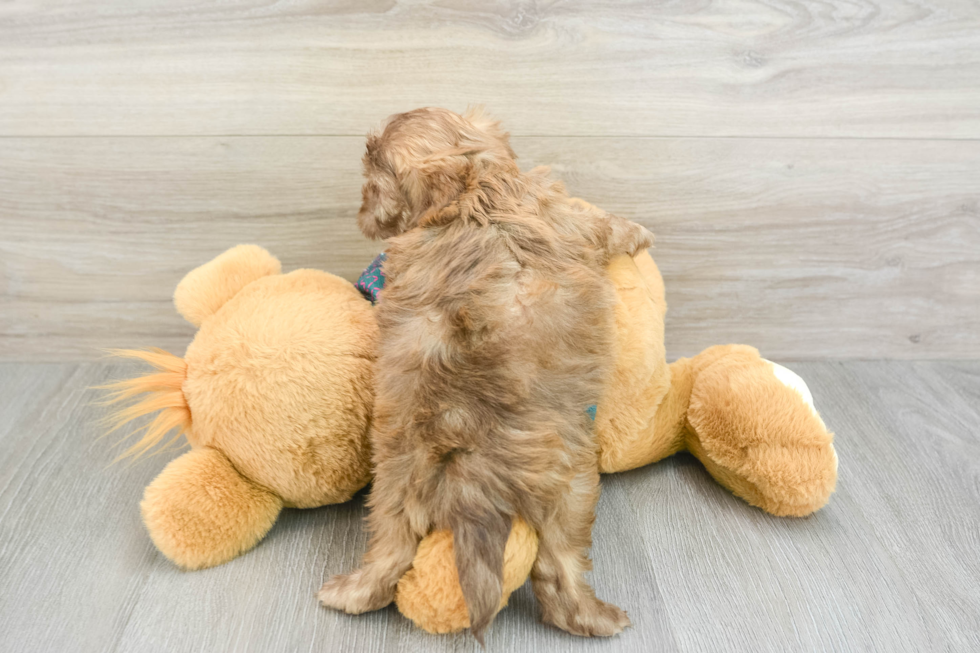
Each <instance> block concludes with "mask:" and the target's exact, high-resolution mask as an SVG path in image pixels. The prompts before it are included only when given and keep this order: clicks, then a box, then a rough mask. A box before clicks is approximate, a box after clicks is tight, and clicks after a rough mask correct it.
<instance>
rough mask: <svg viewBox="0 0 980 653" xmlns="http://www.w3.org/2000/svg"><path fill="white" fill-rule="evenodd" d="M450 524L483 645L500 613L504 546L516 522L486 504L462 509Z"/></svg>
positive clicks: (458, 566) (475, 633)
mask: <svg viewBox="0 0 980 653" xmlns="http://www.w3.org/2000/svg"><path fill="white" fill-rule="evenodd" d="M449 521H450V523H449V526H450V529H451V530H452V532H453V549H454V550H455V554H456V570H457V572H459V584H460V586H461V587H462V588H463V598H464V599H466V609H467V611H468V612H469V615H470V632H471V633H473V636H474V637H475V638H476V640H477V641H478V642H480V645H481V646H482V645H483V633H484V632H485V631H486V629H487V627H488V626H489V625H490V623H491V622H492V621H493V618H494V617H495V616H497V612H498V611H499V610H500V600H501V598H502V596H503V582H504V547H505V546H506V545H507V538H508V536H510V528H511V524H512V523H513V520H512V518H511V517H510V516H508V515H504V514H501V513H500V512H499V511H498V510H496V509H495V508H494V507H493V506H491V505H489V504H486V505H481V506H476V507H474V506H468V507H460V508H458V509H457V510H455V511H454V514H453V515H452V517H451V518H450V520H449Z"/></svg>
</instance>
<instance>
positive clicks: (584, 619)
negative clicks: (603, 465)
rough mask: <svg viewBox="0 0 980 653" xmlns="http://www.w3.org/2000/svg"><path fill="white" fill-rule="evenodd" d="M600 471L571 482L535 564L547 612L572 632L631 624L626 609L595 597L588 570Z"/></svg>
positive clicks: (612, 630)
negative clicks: (588, 577)
mask: <svg viewBox="0 0 980 653" xmlns="http://www.w3.org/2000/svg"><path fill="white" fill-rule="evenodd" d="M598 483H599V473H598V472H597V471H596V470H595V469H594V468H593V469H592V470H589V471H588V472H582V473H581V474H579V475H578V476H577V477H575V478H574V479H573V480H572V482H571V483H570V484H569V488H568V491H567V492H566V493H565V494H564V495H563V496H562V498H561V499H560V500H559V506H558V509H557V510H556V512H555V513H554V515H553V516H552V517H551V518H550V519H549V520H548V522H547V523H545V524H544V525H543V526H542V527H540V528H539V533H538V535H539V540H540V542H539V545H538V558H537V560H536V561H535V563H534V568H533V569H532V570H531V583H532V585H533V587H534V594H535V596H536V597H537V599H538V602H539V603H540V604H541V610H542V618H543V619H544V621H545V622H546V623H550V624H552V625H554V626H557V627H558V628H561V629H562V630H565V631H568V632H570V633H572V634H573V635H581V636H584V637H591V636H610V635H615V634H617V633H619V632H620V631H622V630H623V628H625V627H627V626H629V625H630V621H629V618H628V617H627V616H626V613H625V612H624V611H623V610H621V609H619V608H618V607H616V606H615V605H612V604H611V603H605V602H603V601H600V600H599V599H597V598H596V596H595V592H594V591H593V590H592V586H591V585H589V582H588V581H587V580H586V579H585V575H584V574H585V572H586V571H588V570H589V569H591V568H592V563H591V562H590V561H589V558H588V555H587V551H588V549H589V547H590V546H591V543H592V522H593V521H594V518H595V517H594V516H595V504H596V501H597V500H598V498H599V487H598Z"/></svg>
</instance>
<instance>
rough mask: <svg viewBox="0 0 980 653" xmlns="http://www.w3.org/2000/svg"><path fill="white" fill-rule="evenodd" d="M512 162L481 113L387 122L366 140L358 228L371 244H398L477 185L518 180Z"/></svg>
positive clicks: (428, 112) (417, 114) (438, 113)
mask: <svg viewBox="0 0 980 653" xmlns="http://www.w3.org/2000/svg"><path fill="white" fill-rule="evenodd" d="M516 158H517V157H516V156H515V155H514V152H513V150H511V149H510V144H509V143H508V136H507V134H506V133H505V132H504V131H502V130H501V128H500V124H499V123H498V122H497V121H495V120H493V119H491V118H489V117H487V116H486V115H484V114H483V112H482V110H480V109H471V110H468V111H467V112H466V113H465V114H463V115H459V114H456V113H453V112H452V111H448V110H446V109H436V108H425V109H416V110H414V111H409V112H407V113H399V114H396V115H394V116H391V117H390V118H388V120H386V121H385V123H384V124H383V125H382V126H381V128H380V129H378V130H377V131H375V132H372V133H371V134H369V135H368V139H367V152H366V153H365V154H364V177H365V179H366V181H365V183H364V186H363V188H362V189H361V194H362V197H363V202H362V204H361V210H360V212H359V213H358V214H357V223H358V225H359V226H360V228H361V231H362V232H363V233H364V235H366V236H367V237H369V238H390V237H391V236H396V235H398V234H400V233H403V232H405V231H408V230H409V229H412V228H413V227H415V226H417V225H418V224H419V223H420V222H422V221H424V216H426V215H427V214H431V213H432V212H433V211H438V210H439V209H442V208H443V207H445V206H447V205H449V204H451V203H452V202H454V201H455V200H457V199H458V198H459V196H460V195H461V194H463V193H464V192H465V191H466V190H467V188H468V187H470V186H472V185H473V184H474V182H475V181H476V180H479V179H480V178H481V177H486V176H488V175H493V174H500V173H501V172H508V173H516V172H517V164H516V163H515V162H514V159H516Z"/></svg>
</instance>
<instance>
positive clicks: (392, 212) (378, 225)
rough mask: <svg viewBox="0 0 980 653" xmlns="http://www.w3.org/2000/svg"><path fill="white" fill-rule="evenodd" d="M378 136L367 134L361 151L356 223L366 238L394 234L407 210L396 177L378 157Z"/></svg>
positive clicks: (378, 237) (379, 145) (398, 229)
mask: <svg viewBox="0 0 980 653" xmlns="http://www.w3.org/2000/svg"><path fill="white" fill-rule="evenodd" d="M380 147H381V143H380V137H379V136H378V135H377V134H370V135H369V136H368V142H367V152H366V153H365V154H364V176H365V178H366V181H365V182H364V185H363V186H362V187H361V209H360V210H359V211H358V212H357V225H358V226H359V227H360V228H361V233H363V234H364V235H365V236H367V237H368V238H372V239H375V240H377V239H382V238H389V237H391V236H394V235H396V234H397V233H398V232H399V231H400V226H401V221H402V220H403V217H404V214H405V213H406V211H407V207H406V205H405V198H404V197H403V195H402V192H401V191H400V189H399V188H398V180H397V179H396V178H395V175H394V173H393V172H392V171H390V170H389V169H388V168H387V166H385V165H384V163H383V162H382V161H381V160H380Z"/></svg>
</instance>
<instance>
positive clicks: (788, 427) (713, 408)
mask: <svg viewBox="0 0 980 653" xmlns="http://www.w3.org/2000/svg"><path fill="white" fill-rule="evenodd" d="M699 356H701V357H704V358H705V359H706V360H707V361H710V362H709V363H708V364H707V365H706V366H705V367H704V368H703V369H701V370H700V371H699V372H698V375H697V378H696V380H695V382H694V387H693V389H692V391H691V402H690V406H689V408H688V413H687V418H688V424H689V425H690V433H689V437H688V442H687V446H688V449H690V451H691V453H693V454H694V455H695V456H697V458H698V459H699V460H700V461H701V462H702V463H703V464H704V466H705V468H706V469H707V470H708V472H709V473H710V474H711V475H712V476H714V477H715V480H717V481H718V482H719V483H721V484H722V485H724V486H725V487H726V488H728V489H729V490H731V491H732V492H733V493H734V494H736V495H738V496H740V497H742V498H743V499H745V500H746V501H748V502H749V503H751V504H752V505H754V506H758V507H760V508H762V509H763V510H765V511H766V512H769V513H772V514H774V515H777V516H793V517H802V516H805V515H808V514H810V513H812V512H814V511H815V510H818V509H819V508H821V507H822V506H823V505H824V504H825V503H827V500H828V499H829V498H830V494H831V493H832V492H833V491H834V486H835V484H836V481H837V454H836V452H835V451H834V446H833V435H832V434H831V433H829V432H828V431H827V427H826V426H825V425H824V423H823V421H822V420H821V419H820V416H819V415H818V414H817V412H816V410H814V409H813V407H812V399H810V397H809V391H808V390H807V389H806V384H804V383H803V382H802V379H800V378H799V377H797V376H796V375H795V374H792V373H791V372H789V370H786V369H785V368H776V367H774V366H773V364H772V363H770V362H769V361H766V360H764V359H762V358H761V357H760V356H759V352H758V351H756V350H755V349H753V348H752V347H747V346H744V345H731V346H726V347H712V348H711V349H708V350H706V351H705V352H703V353H702V354H700V355H699ZM694 362H695V363H697V362H698V357H695V359H694Z"/></svg>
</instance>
